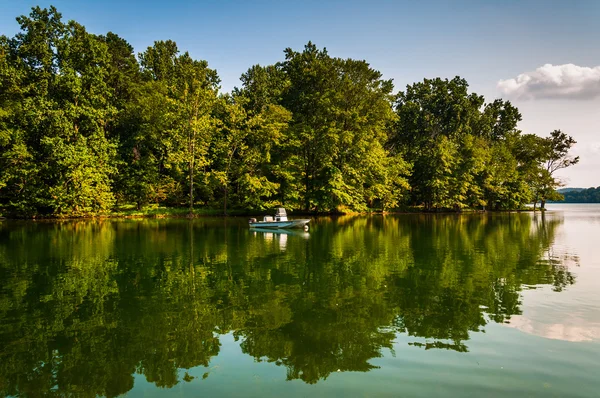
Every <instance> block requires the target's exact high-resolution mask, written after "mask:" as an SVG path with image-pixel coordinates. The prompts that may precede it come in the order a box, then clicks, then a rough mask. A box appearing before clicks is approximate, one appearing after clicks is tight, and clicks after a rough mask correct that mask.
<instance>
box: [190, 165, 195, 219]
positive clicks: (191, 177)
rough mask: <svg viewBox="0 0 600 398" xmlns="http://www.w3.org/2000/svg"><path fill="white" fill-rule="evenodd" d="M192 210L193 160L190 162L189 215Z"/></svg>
mask: <svg viewBox="0 0 600 398" xmlns="http://www.w3.org/2000/svg"><path fill="white" fill-rule="evenodd" d="M193 212H194V160H193V158H192V161H191V162H190V214H189V215H190V216H191V215H192V214H193Z"/></svg>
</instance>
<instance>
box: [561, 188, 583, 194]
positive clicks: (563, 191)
mask: <svg viewBox="0 0 600 398" xmlns="http://www.w3.org/2000/svg"><path fill="white" fill-rule="evenodd" d="M585 190H586V188H560V189H557V190H556V191H557V192H558V193H562V194H565V193H567V192H580V191H585Z"/></svg>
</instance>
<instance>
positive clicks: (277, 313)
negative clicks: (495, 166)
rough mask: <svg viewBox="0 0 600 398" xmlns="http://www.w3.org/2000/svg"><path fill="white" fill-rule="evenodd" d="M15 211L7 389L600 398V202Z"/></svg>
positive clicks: (1, 256)
mask: <svg viewBox="0 0 600 398" xmlns="http://www.w3.org/2000/svg"><path fill="white" fill-rule="evenodd" d="M549 207H550V211H549V212H547V214H546V215H545V216H544V217H542V216H541V215H539V214H538V215H536V216H534V215H532V214H528V213H526V214H471V215H437V216H435V215H399V216H373V217H342V218H336V219H326V218H324V219H317V220H313V222H312V223H311V225H312V228H311V230H310V232H309V233H304V232H296V231H295V232H290V233H286V232H276V231H275V232H273V231H269V232H260V231H252V230H249V229H248V227H247V224H246V220H245V219H241V218H240V219H237V218H229V219H210V218H203V219H197V220H193V221H190V220H179V219H174V220H114V221H108V220H100V221H82V222H60V223H49V222H12V221H11V222H9V221H4V222H1V223H0V395H1V396H5V395H9V396H40V395H45V394H55V395H59V396H62V395H69V394H70V395H77V396H96V395H103V396H116V395H120V394H127V395H129V396H171V395H177V396H192V395H193V396H199V395H205V396H256V397H259V396H260V397H265V396H281V395H284V394H285V395H286V396H289V397H295V396H308V395H310V396H373V397H381V396H390V397H392V396H394V397H397V396H422V397H430V396H442V395H443V396H461V397H464V396H473V397H475V396H476V397H481V396H506V395H507V394H515V395H517V396H540V397H542V396H543V397H548V396H557V397H559V396H560V397H564V396H581V397H593V396H597V394H598V389H600V380H599V379H598V374H600V360H599V358H600V255H599V251H600V246H599V243H600V206H598V205H550V206H549Z"/></svg>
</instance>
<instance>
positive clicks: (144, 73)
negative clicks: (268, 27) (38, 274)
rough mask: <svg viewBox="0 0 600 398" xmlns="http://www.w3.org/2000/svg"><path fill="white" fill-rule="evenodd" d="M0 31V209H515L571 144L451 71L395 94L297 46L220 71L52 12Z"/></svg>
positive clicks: (546, 184)
mask: <svg viewBox="0 0 600 398" xmlns="http://www.w3.org/2000/svg"><path fill="white" fill-rule="evenodd" d="M17 21H18V22H19V24H20V26H21V32H20V33H18V34H17V35H15V36H14V37H12V38H9V37H6V36H1V37H0V211H1V212H3V213H4V214H6V215H15V216H36V215H49V216H63V215H69V216H80V215H90V214H97V213H102V212H106V211H109V210H111V209H113V208H114V207H115V206H118V205H122V204H136V205H137V206H138V207H143V206H144V205H147V204H150V203H158V204H163V205H168V206H184V205H188V206H189V207H190V209H191V208H192V207H193V206H194V205H199V206H205V207H212V208H222V209H223V211H224V212H227V209H228V208H241V209H252V210H263V209H265V208H269V207H273V206H275V205H284V206H286V207H288V208H290V209H302V210H305V211H319V212H329V211H346V210H352V211H365V210H368V209H394V208H398V207H400V206H421V207H422V208H424V209H426V210H435V209H453V210H460V209H464V208H487V209H494V210H502V209H515V208H520V207H522V206H523V205H524V204H526V203H530V202H532V201H536V202H537V201H540V202H541V203H542V205H543V204H544V203H545V201H546V200H550V199H556V198H557V196H556V195H557V194H556V191H555V188H556V187H557V186H558V181H557V180H556V179H555V178H554V177H553V173H554V172H555V171H556V170H558V169H560V168H564V167H567V166H569V165H571V164H573V163H575V162H577V160H578V159H577V158H570V157H569V156H568V151H569V149H570V147H571V146H572V145H573V144H574V143H575V141H574V140H573V139H572V138H571V137H569V136H567V135H566V134H564V133H562V132H561V131H560V130H555V131H554V132H552V133H551V135H550V137H549V138H541V137H539V136H536V135H532V134H522V133H521V131H519V130H518V128H517V123H518V122H519V121H520V120H521V115H520V113H519V111H518V109H517V108H515V107H514V106H513V105H512V104H511V103H510V102H508V101H503V100H500V99H497V100H494V101H492V102H487V103H486V101H485V99H484V98H483V97H482V96H480V95H477V94H475V93H470V92H469V91H468V84H467V82H466V81H465V80H464V79H462V78H460V77H456V78H453V79H451V80H448V79H441V78H435V79H424V80H423V81H422V82H419V83H415V84H412V85H409V86H407V87H406V89H405V90H404V91H401V92H397V93H395V92H394V86H393V84H392V81H391V80H385V79H383V78H382V74H381V73H380V72H379V71H376V70H374V69H372V68H371V67H370V66H369V64H368V63H367V62H366V61H360V60H353V59H340V58H334V57H331V56H329V54H328V53H327V51H326V50H325V49H319V48H317V47H316V46H315V45H314V44H312V43H310V42H309V43H308V44H307V45H306V46H305V48H304V50H303V51H301V52H297V51H294V50H292V49H289V48H288V49H286V50H285V51H284V55H285V58H284V60H282V61H281V62H278V63H276V64H275V65H268V66H259V65H255V66H252V67H251V68H250V69H248V71H247V72H246V73H244V74H243V75H242V76H241V87H239V88H236V89H234V90H233V92H231V93H221V92H220V87H219V82H220V81H219V77H218V75H217V72H216V71H215V70H213V69H210V68H209V66H208V63H207V62H206V61H203V60H196V59H193V58H192V57H191V56H190V55H189V54H188V53H187V52H185V53H181V52H180V51H179V49H178V48H177V45H176V44H175V43H174V42H172V41H156V42H155V43H154V45H153V46H152V47H148V48H147V49H146V51H144V52H143V53H140V54H138V55H137V56H136V55H135V54H134V51H133V48H132V46H131V45H129V44H128V43H127V42H126V41H125V40H124V39H122V38H121V37H119V36H117V35H116V34H114V33H107V34H106V35H96V34H91V33H88V32H87V31H86V30H85V28H84V27H83V26H81V25H80V24H78V23H77V22H74V21H69V22H67V23H65V22H63V21H62V19H61V15H60V14H59V13H58V12H57V10H56V9H55V8H54V7H50V9H41V8H39V7H36V8H34V9H33V10H32V12H31V14H30V16H28V17H27V16H21V17H18V18H17Z"/></svg>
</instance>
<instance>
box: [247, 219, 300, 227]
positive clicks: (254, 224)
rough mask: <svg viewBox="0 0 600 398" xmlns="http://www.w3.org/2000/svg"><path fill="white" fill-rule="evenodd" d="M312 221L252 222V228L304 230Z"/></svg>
mask: <svg viewBox="0 0 600 398" xmlns="http://www.w3.org/2000/svg"><path fill="white" fill-rule="evenodd" d="M309 221H310V220H288V221H256V222H250V223H249V224H250V227H252V228H303V227H304V226H305V225H307V224H308V223H309Z"/></svg>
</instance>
